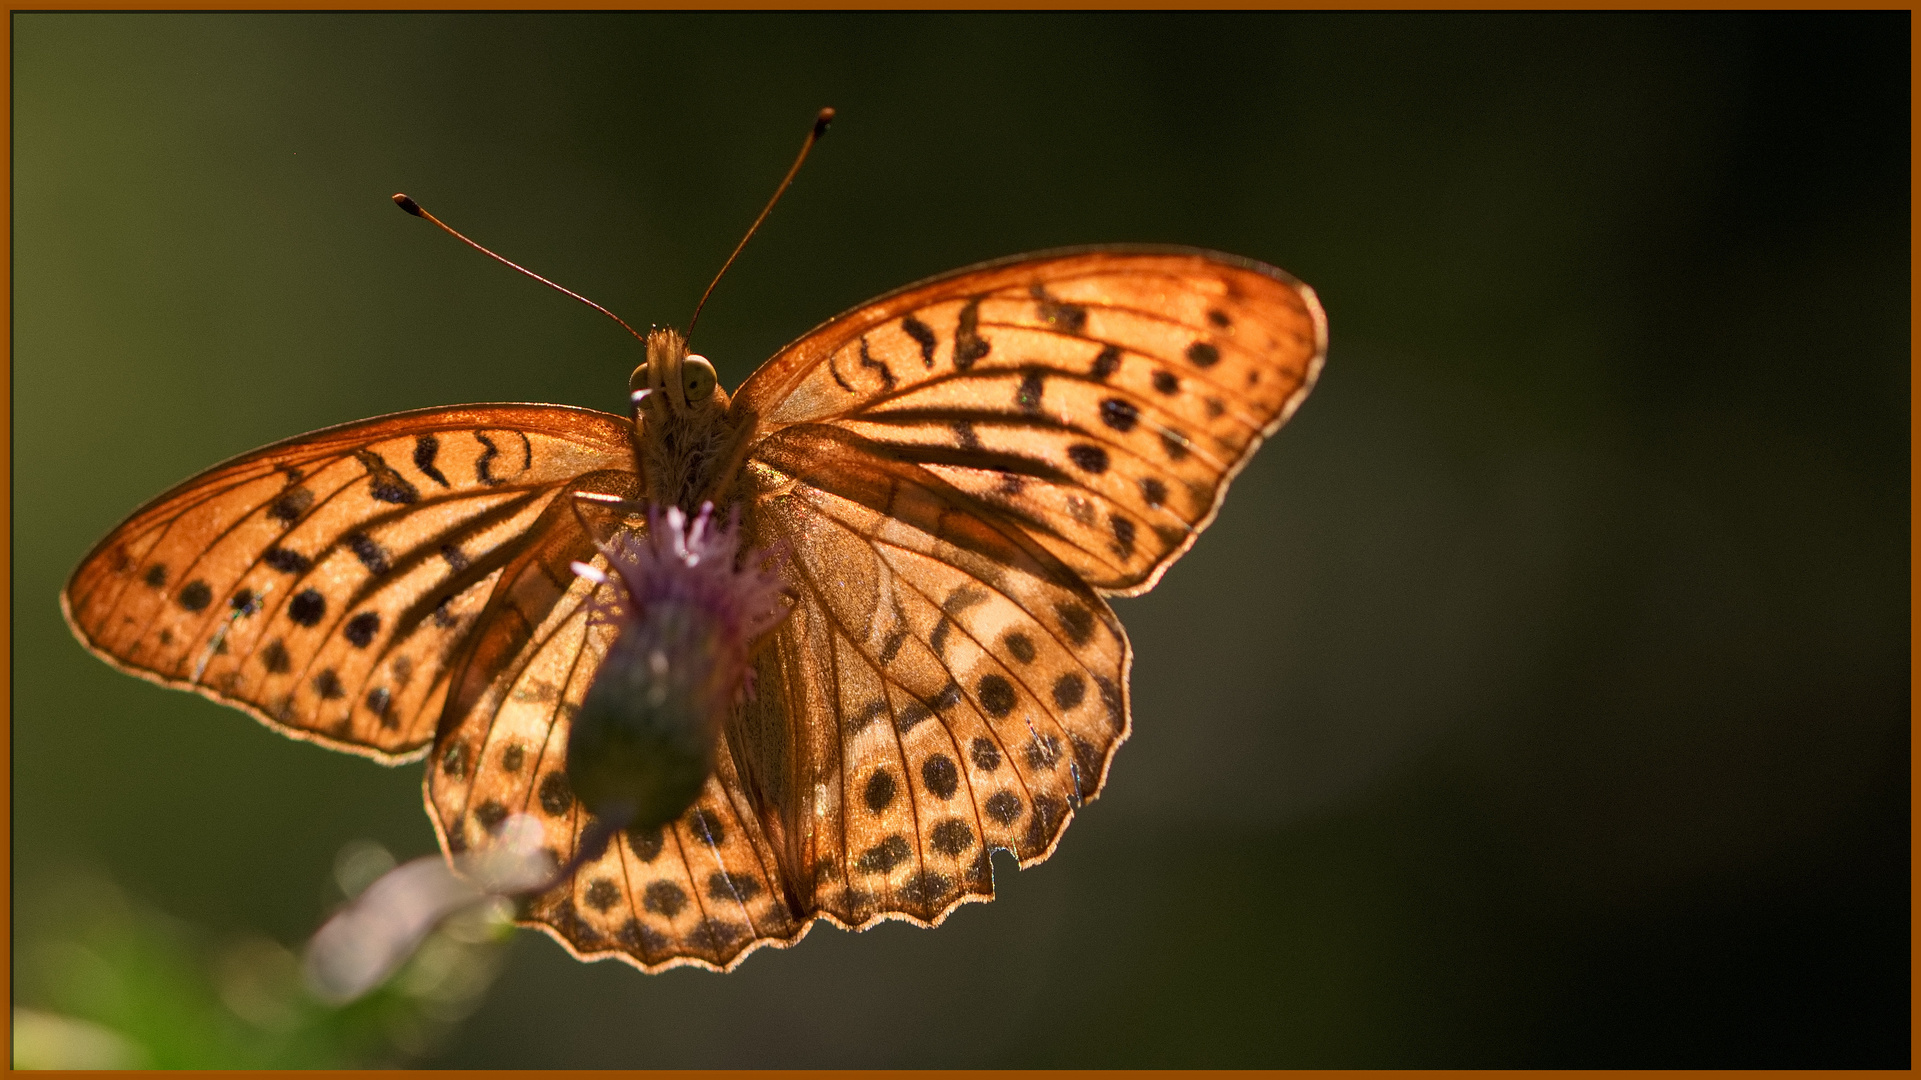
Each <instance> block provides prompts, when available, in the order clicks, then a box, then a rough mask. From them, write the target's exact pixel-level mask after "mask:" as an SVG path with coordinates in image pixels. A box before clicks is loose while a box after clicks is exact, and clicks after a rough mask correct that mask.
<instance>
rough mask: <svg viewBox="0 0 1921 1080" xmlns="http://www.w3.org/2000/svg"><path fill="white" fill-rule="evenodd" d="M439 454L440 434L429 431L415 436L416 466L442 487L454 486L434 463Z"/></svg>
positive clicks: (423, 474) (422, 473)
mask: <svg viewBox="0 0 1921 1080" xmlns="http://www.w3.org/2000/svg"><path fill="white" fill-rule="evenodd" d="M439 455H440V437H439V436H438V435H434V434H432V433H431V432H429V433H427V434H424V435H416V436H415V437H414V468H416V469H419V470H420V473H421V475H422V476H425V477H426V478H427V479H429V480H432V481H433V482H434V483H436V484H439V485H440V486H441V487H452V486H453V485H452V484H449V483H448V482H447V477H446V474H444V473H442V472H441V471H440V469H439V467H437V466H436V465H435V464H434V458H436V457H438V456H439Z"/></svg>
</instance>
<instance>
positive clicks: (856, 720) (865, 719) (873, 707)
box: [847, 701, 887, 735]
mask: <svg viewBox="0 0 1921 1080" xmlns="http://www.w3.org/2000/svg"><path fill="white" fill-rule="evenodd" d="M886 711H887V705H886V703H884V702H880V701H870V702H868V703H867V704H866V705H864V706H862V707H861V709H860V711H858V712H856V713H854V714H853V715H851V716H849V717H847V733H848V734H849V735H858V734H860V733H861V732H863V731H865V730H867V725H869V724H871V723H873V722H874V721H875V720H878V719H879V718H880V714H881V713H884V712H886Z"/></svg>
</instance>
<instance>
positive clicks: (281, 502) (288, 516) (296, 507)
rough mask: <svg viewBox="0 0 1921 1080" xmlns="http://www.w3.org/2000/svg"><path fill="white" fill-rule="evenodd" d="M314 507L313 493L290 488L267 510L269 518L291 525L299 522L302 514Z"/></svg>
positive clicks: (299, 488) (303, 489) (298, 488)
mask: <svg viewBox="0 0 1921 1080" xmlns="http://www.w3.org/2000/svg"><path fill="white" fill-rule="evenodd" d="M312 505H313V492H311V491H309V490H307V489H306V488H303V487H297V488H288V489H287V490H286V491H283V492H281V493H280V496H279V497H278V498H276V499H274V501H273V505H272V506H269V507H268V508H267V516H268V517H271V518H273V519H274V520H276V521H284V522H286V523H287V524H289V525H292V524H293V523H294V522H296V521H299V520H300V517H301V515H302V514H305V513H306V512H307V509H308V508H309V507H311V506H312Z"/></svg>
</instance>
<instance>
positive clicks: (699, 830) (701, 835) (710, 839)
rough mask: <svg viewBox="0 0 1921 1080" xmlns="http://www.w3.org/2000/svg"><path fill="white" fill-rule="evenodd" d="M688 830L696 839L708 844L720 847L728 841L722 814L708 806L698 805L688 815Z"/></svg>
mask: <svg viewBox="0 0 1921 1080" xmlns="http://www.w3.org/2000/svg"><path fill="white" fill-rule="evenodd" d="M687 831H688V832H691V833H693V834H694V839H696V840H699V841H700V842H702V843H704V844H706V845H708V846H709V847H719V846H720V845H722V844H724V843H726V842H727V827H726V826H725V825H724V824H722V823H721V820H720V815H719V814H716V813H714V812H713V811H712V810H709V809H707V808H706V807H704V806H702V807H697V808H695V810H694V812H693V813H691V814H689V815H687Z"/></svg>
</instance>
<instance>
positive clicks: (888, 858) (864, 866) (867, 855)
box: [854, 833, 913, 874]
mask: <svg viewBox="0 0 1921 1080" xmlns="http://www.w3.org/2000/svg"><path fill="white" fill-rule="evenodd" d="M912 855H913V849H912V848H909V847H908V846H907V838H906V837H904V836H902V835H901V834H899V833H894V834H893V835H891V836H889V837H887V839H885V840H882V841H881V842H880V843H878V844H875V845H874V846H873V847H871V848H868V849H867V850H866V851H863V852H861V856H860V858H859V860H857V861H856V862H855V864H854V865H855V866H856V867H857V868H859V869H860V870H861V871H862V872H863V873H868V874H884V873H886V872H887V871H889V870H892V869H893V868H894V867H896V866H899V865H900V864H901V863H904V862H906V861H907V860H908V859H909V858H910V857H912Z"/></svg>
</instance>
